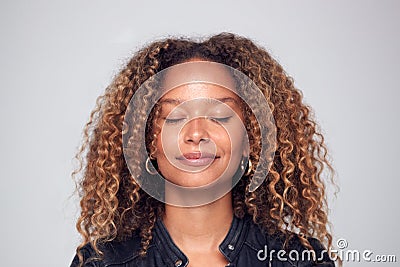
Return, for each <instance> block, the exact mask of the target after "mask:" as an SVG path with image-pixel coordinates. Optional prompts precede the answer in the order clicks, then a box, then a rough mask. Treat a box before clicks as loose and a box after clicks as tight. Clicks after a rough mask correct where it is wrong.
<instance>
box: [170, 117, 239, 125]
mask: <svg viewBox="0 0 400 267" xmlns="http://www.w3.org/2000/svg"><path fill="white" fill-rule="evenodd" d="M231 118H232V116H228V117H223V118H213V117H207V119H209V120H211V121H214V122H218V123H226V122H228V121H229V120H230V119H231ZM184 119H185V118H179V119H167V118H164V120H165V123H168V124H177V123H178V122H180V121H182V120H184Z"/></svg>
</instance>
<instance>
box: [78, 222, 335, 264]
mask: <svg viewBox="0 0 400 267" xmlns="http://www.w3.org/2000/svg"><path fill="white" fill-rule="evenodd" d="M309 241H310V244H311V245H312V246H313V248H314V250H315V252H316V259H317V260H316V261H314V260H313V259H312V256H310V255H312V254H311V253H308V252H310V251H305V250H306V249H305V248H304V247H303V246H302V245H301V243H300V241H299V239H298V238H293V239H291V241H290V242H289V247H288V249H286V250H285V251H283V239H282V238H281V237H280V236H279V235H267V234H265V233H264V232H263V231H261V229H260V228H259V227H258V226H257V225H256V224H254V223H253V221H252V220H251V218H250V217H249V216H246V217H244V218H243V219H239V218H237V217H235V216H234V219H233V221H232V224H231V227H230V229H229V232H228V234H227V236H226V237H225V239H224V241H223V242H222V243H221V244H220V246H219V250H220V251H221V253H222V254H223V255H224V256H225V258H226V259H227V260H228V262H229V264H228V265H227V266H230V267H261V266H262V267H265V266H272V267H289V266H302V267H306V266H307V267H308V266H335V265H334V263H333V261H332V260H330V259H329V257H328V254H327V253H326V252H324V247H323V246H322V245H321V243H320V242H319V241H318V240H316V239H313V238H311V239H309ZM139 249H140V237H139V236H138V235H137V234H135V235H134V236H133V237H132V238H130V239H128V240H126V241H123V242H117V241H112V242H108V243H106V244H104V245H102V247H101V250H102V251H103V252H104V257H103V258H102V260H91V258H93V257H96V254H95V252H94V250H93V249H92V248H91V247H90V245H86V246H85V247H83V248H82V254H83V256H84V259H85V264H84V266H85V267H89V266H90V267H95V266H96V267H106V266H113V267H122V266H124V267H161V266H162V267H185V266H188V264H189V262H188V258H187V257H186V256H185V254H183V252H182V251H181V250H180V249H179V248H178V247H177V246H176V245H175V244H174V243H173V241H172V239H171V237H170V235H169V233H168V231H167V229H166V228H165V225H164V224H163V223H162V221H161V220H158V221H157V223H156V225H155V227H154V230H153V239H152V241H151V243H150V246H149V247H148V249H147V256H146V257H145V258H141V257H140V256H139V255H138V250H139ZM280 250H281V251H280ZM279 251H280V252H279ZM304 251H305V252H304ZM278 252H279V253H278ZM302 254H303V255H304V256H303V258H301V255H302ZM297 255H298V256H297ZM321 255H322V257H321ZM78 263H79V260H78V257H77V256H75V258H74V259H73V261H72V264H71V267H75V266H78Z"/></svg>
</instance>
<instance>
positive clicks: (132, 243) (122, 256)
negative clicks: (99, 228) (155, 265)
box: [71, 234, 140, 267]
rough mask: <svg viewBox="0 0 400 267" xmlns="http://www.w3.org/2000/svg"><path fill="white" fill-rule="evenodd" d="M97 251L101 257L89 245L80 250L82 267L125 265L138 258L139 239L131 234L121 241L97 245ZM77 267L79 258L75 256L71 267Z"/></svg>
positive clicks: (136, 235)
mask: <svg viewBox="0 0 400 267" xmlns="http://www.w3.org/2000/svg"><path fill="white" fill-rule="evenodd" d="M99 249H100V251H101V252H102V253H103V256H100V255H99V254H97V253H96V251H95V250H94V249H93V247H92V245H91V244H90V243H88V244H86V245H85V246H84V247H82V248H81V249H80V253H81V254H82V256H83V262H84V264H83V266H84V267H106V266H110V265H113V264H116V263H118V264H121V263H126V262H129V261H131V260H133V259H134V258H136V257H139V253H138V252H139V249H140V237H139V235H138V234H133V235H132V236H131V237H129V238H127V239H125V240H122V241H116V240H113V241H110V242H105V243H102V244H99ZM77 266H79V258H78V255H75V257H74V259H73V260H72V263H71V267H77Z"/></svg>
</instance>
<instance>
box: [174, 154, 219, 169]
mask: <svg viewBox="0 0 400 267" xmlns="http://www.w3.org/2000/svg"><path fill="white" fill-rule="evenodd" d="M219 158H220V157H219V156H217V155H215V154H212V153H207V152H203V153H201V152H191V153H184V154H183V155H181V156H179V157H177V158H176V159H177V160H178V161H179V162H180V163H182V164H183V165H187V166H192V167H201V166H207V165H210V164H211V163H212V162H213V161H214V160H215V159H219Z"/></svg>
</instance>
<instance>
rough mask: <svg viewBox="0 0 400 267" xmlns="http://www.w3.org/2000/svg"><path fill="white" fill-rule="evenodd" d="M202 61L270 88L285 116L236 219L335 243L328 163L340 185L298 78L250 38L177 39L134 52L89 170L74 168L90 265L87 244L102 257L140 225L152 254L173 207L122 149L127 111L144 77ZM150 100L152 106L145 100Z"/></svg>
mask: <svg viewBox="0 0 400 267" xmlns="http://www.w3.org/2000/svg"><path fill="white" fill-rule="evenodd" d="M194 58H200V59H204V60H207V61H212V62H217V63H222V64H225V65H228V66H230V67H232V68H234V69H237V70H239V71H241V72H242V73H244V74H245V75H247V76H248V77H249V78H250V79H251V80H252V81H253V82H254V83H255V84H256V85H257V86H258V87H259V88H260V90H261V91H262V94H263V95H264V96H265V98H266V100H267V102H268V104H269V105H270V109H271V111H272V114H273V117H274V120H275V123H276V128H277V132H276V148H275V149H276V150H275V156H274V159H273V162H272V166H271V168H270V171H269V173H268V175H267V177H266V179H265V180H264V182H263V183H262V184H261V186H259V187H258V189H257V190H255V191H253V192H251V191H250V190H248V184H249V182H250V177H249V176H244V177H242V179H240V181H239V182H238V184H237V185H236V186H235V187H234V188H233V189H232V199H233V200H232V201H233V209H234V213H235V216H237V217H239V218H242V217H243V216H245V215H246V214H249V215H251V216H252V218H253V221H254V223H256V224H258V225H260V226H261V227H262V228H263V229H265V230H266V231H267V232H269V233H277V232H284V233H285V235H286V240H289V239H290V237H291V236H292V235H293V233H294V232H296V233H297V234H298V236H299V237H300V240H301V242H302V243H303V245H305V246H306V247H307V248H310V249H312V247H311V245H310V243H309V242H308V239H307V238H308V237H315V238H317V239H319V240H320V241H321V242H322V243H323V244H324V245H326V246H327V247H330V246H331V244H332V235H331V233H330V224H329V222H328V208H327V199H326V192H325V182H324V177H325V172H323V171H325V170H328V172H327V173H328V174H331V175H330V180H331V181H332V182H333V168H332V167H331V164H330V162H329V160H328V156H327V148H326V145H325V143H324V137H323V135H322V134H321V133H320V131H319V130H318V125H317V124H316V122H315V120H314V119H313V118H312V112H311V108H310V107H309V106H307V105H305V104H304V103H303V100H302V98H303V96H302V93H301V92H300V91H299V90H298V89H297V88H295V86H294V82H293V79H292V78H291V77H289V76H288V75H287V74H286V73H285V71H284V70H283V68H282V67H281V66H280V64H278V63H277V61H275V60H274V59H273V58H272V57H271V55H270V54H269V53H268V52H267V51H266V50H265V49H263V48H262V47H259V46H258V45H256V44H255V43H253V42H252V41H251V40H249V39H247V38H244V37H241V36H237V35H235V34H232V33H221V34H218V35H214V36H212V37H210V38H208V39H206V40H202V41H194V40H191V39H186V38H168V39H165V40H161V41H156V42H153V43H151V44H150V45H148V46H147V47H145V48H143V49H141V50H139V51H138V52H136V53H135V54H134V55H133V57H132V58H131V59H130V60H129V62H128V63H127V64H126V66H125V67H124V68H123V69H122V70H121V71H120V72H119V74H118V75H117V76H116V77H115V78H114V80H113V82H112V83H111V85H110V86H109V87H107V89H106V90H105V93H104V94H103V95H102V96H100V97H99V98H98V100H97V104H96V108H95V109H94V110H93V111H92V113H91V115H90V119H89V121H88V123H87V124H86V125H85V129H84V140H83V143H82V146H81V147H80V149H79V151H78V153H77V155H76V158H77V159H78V160H79V162H80V167H79V168H78V169H77V170H75V171H74V172H73V174H72V175H73V177H75V176H76V175H77V174H78V173H81V174H82V175H81V176H82V177H81V178H80V179H78V180H79V181H77V186H78V190H79V195H80V198H81V201H80V207H81V213H80V217H79V219H78V221H77V224H76V227H77V230H78V231H79V233H80V234H81V235H82V238H83V240H82V243H81V244H80V245H79V246H78V248H77V254H78V257H79V258H80V260H81V262H82V255H81V254H80V249H81V248H82V247H83V246H84V245H86V244H87V243H90V244H91V245H92V247H93V248H94V249H95V251H96V252H97V253H98V254H99V255H100V256H101V255H102V252H101V249H100V247H99V244H101V243H103V242H107V241H111V240H114V239H124V238H128V237H129V236H131V235H132V234H133V233H134V232H138V233H139V235H140V237H141V251H140V254H141V255H142V256H144V255H145V254H146V249H147V248H148V246H149V244H150V242H151V240H152V229H153V227H154V225H155V221H156V219H157V218H158V217H159V216H161V215H162V214H163V212H164V204H163V203H162V202H160V201H157V200H156V199H154V198H153V197H151V196H150V195H148V194H147V193H146V192H144V191H143V190H142V189H141V187H140V186H139V184H138V183H137V182H136V180H135V179H134V177H133V176H132V171H129V170H128V167H127V163H126V161H125V159H124V155H123V147H122V145H123V140H122V133H123V131H124V125H123V124H124V123H123V122H124V115H125V112H126V110H127V108H128V105H129V102H130V99H131V97H132V96H133V94H134V93H135V92H136V91H137V90H138V88H139V87H140V86H141V84H142V83H143V82H145V81H146V80H147V79H148V78H150V77H151V76H153V75H154V74H156V73H158V72H160V71H162V70H164V69H166V68H168V67H170V66H173V65H176V64H179V63H183V62H187V61H189V60H190V59H194ZM150 93H151V92H150ZM143 105H149V103H147V102H146V101H144V102H143ZM136 108H141V107H136ZM246 114H247V115H248V116H246V120H247V121H246V128H247V132H248V136H249V140H250V156H249V158H250V160H251V161H252V162H253V163H257V162H258V161H259V152H260V147H259V146H260V145H259V144H260V136H259V135H260V132H259V127H258V125H257V123H256V122H255V121H254V118H253V119H252V116H251V114H250V112H249V111H248V110H247V111H246ZM153 115H154V114H153ZM153 115H152V116H153ZM153 140H154V133H152V132H149V134H148V135H147V136H146V144H147V145H151V144H152V141H153ZM138 153H139V152H138ZM143 164H144V162H143V160H142V159H141V157H137V168H136V169H135V170H136V173H137V175H140V174H141V173H144V172H145V171H144V167H143V166H144V165H143ZM250 176H251V175H250ZM75 178H76V177H75ZM325 178H327V177H325Z"/></svg>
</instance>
